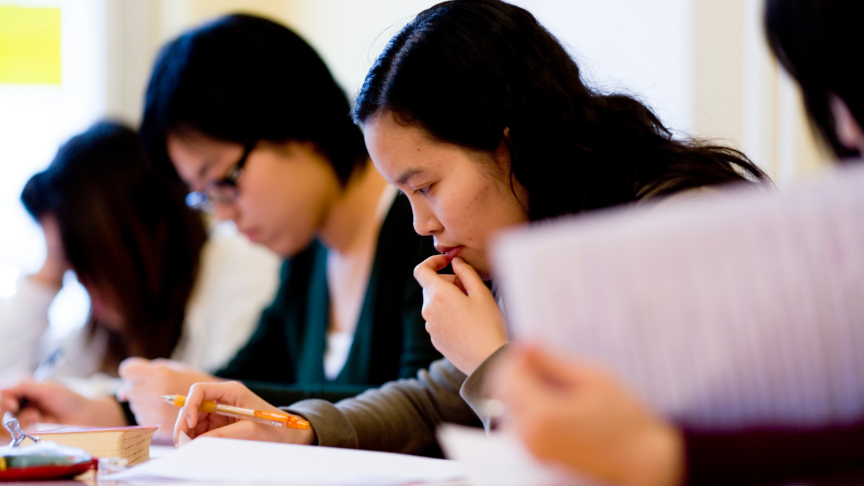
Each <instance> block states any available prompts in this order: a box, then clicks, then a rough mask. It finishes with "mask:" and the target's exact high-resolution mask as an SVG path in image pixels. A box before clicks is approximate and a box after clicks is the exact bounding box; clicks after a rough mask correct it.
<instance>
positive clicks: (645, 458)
mask: <svg viewBox="0 0 864 486" xmlns="http://www.w3.org/2000/svg"><path fill="white" fill-rule="evenodd" d="M861 18H864V3H861V2H855V1H845V0H768V2H767V8H766V17H765V20H766V28H767V37H768V42H769V45H770V46H771V49H772V51H773V52H774V55H775V56H776V57H777V59H778V60H779V61H780V63H781V64H782V65H783V67H784V68H785V69H786V70H787V71H788V72H789V73H790V74H791V75H792V76H793V77H794V78H795V80H796V81H797V82H798V83H799V84H800V86H801V89H802V93H803V96H804V102H805V105H806V108H807V113H808V115H809V118H810V121H811V123H812V125H813V128H814V129H815V131H816V132H817V133H818V134H819V135H820V136H821V138H822V139H823V140H824V141H825V142H826V145H828V146H829V147H831V149H832V150H833V152H834V154H835V155H836V156H837V157H838V158H839V159H842V160H846V161H850V160H851V161H852V162H849V163H860V157H861V155H862V154H864V129H862V127H864V104H862V98H861V82H862V77H861V75H860V71H858V69H857V68H856V65H857V62H855V60H857V59H858V58H859V56H860V52H861V48H862V47H864V43H862V41H861V39H860V28H859V25H858V24H859V23H860V19H861ZM839 176H842V172H841V173H839ZM495 376H496V378H497V379H495V380H493V381H494V383H495V385H496V386H495V388H496V389H497V393H498V394H499V395H500V396H502V397H503V398H504V399H505V401H506V403H507V405H508V422H509V425H510V426H511V427H513V428H514V429H515V431H516V432H517V434H518V435H519V436H520V437H521V438H522V441H523V443H524V444H525V445H526V446H527V448H528V449H529V450H530V451H531V452H532V453H533V454H534V455H535V456H537V457H538V458H539V459H541V460H543V461H546V462H549V463H552V464H556V465H558V466H561V467H564V468H566V469H570V470H572V471H576V472H579V473H581V474H590V475H592V476H595V477H596V478H598V479H600V480H601V481H603V482H608V483H617V484H649V485H673V484H684V483H687V484H725V483H728V484H764V483H771V484H785V483H800V482H809V481H812V480H825V479H832V480H833V481H834V482H838V483H839V482H849V480H850V478H851V482H856V481H860V477H861V474H862V472H864V417H858V418H857V419H856V420H853V421H851V422H850V423H847V424H842V425H835V426H829V427H819V428H802V429H787V428H778V427H775V426H771V427H759V426H753V427H752V428H748V429H746V430H742V431H736V432H723V433H720V432H711V431H700V430H677V429H676V428H675V427H674V426H673V425H672V424H670V423H667V422H665V421H663V420H662V419H661V418H660V417H658V416H656V415H654V414H652V413H651V412H650V411H648V410H646V409H645V408H644V406H643V405H641V404H640V403H639V402H638V401H637V400H636V399H635V398H633V397H632V396H631V395H629V393H628V392H627V391H625V390H622V389H621V388H620V386H619V385H617V384H616V383H615V380H614V379H613V378H612V377H610V376H608V375H607V374H606V373H605V372H603V371H601V370H597V369H594V368H591V367H588V366H585V365H584V364H581V363H576V362H573V361H571V360H568V359H562V358H560V357H557V356H554V355H551V354H548V353H546V352H544V351H541V350H538V349H522V350H519V351H518V352H514V354H513V355H512V356H510V357H509V359H507V360H506V362H502V364H501V368H500V369H499V370H497V372H496V375H495ZM551 383H554V384H555V385H554V386H551V385H550V384H551ZM586 424H591V426H590V427H586V426H585V425H586ZM838 479H839V481H838ZM844 479H845V481H844ZM828 482H831V481H828Z"/></svg>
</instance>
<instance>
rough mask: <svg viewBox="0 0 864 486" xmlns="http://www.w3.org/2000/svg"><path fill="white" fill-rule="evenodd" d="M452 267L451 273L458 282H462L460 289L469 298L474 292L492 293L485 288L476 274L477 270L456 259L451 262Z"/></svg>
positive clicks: (484, 284)
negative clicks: (461, 288)
mask: <svg viewBox="0 0 864 486" xmlns="http://www.w3.org/2000/svg"><path fill="white" fill-rule="evenodd" d="M451 265H453V272H454V273H455V274H456V276H457V277H459V281H460V282H462V287H463V289H464V290H465V293H467V294H468V295H469V296H470V295H472V294H474V293H475V292H481V293H488V294H491V293H492V292H491V291H490V290H489V288H488V287H486V283H485V282H483V279H482V278H480V275H479V274H478V273H477V270H474V267H472V266H471V265H469V264H468V263H466V262H465V260H463V259H461V258H459V257H456V258H454V259H453V261H452V262H451Z"/></svg>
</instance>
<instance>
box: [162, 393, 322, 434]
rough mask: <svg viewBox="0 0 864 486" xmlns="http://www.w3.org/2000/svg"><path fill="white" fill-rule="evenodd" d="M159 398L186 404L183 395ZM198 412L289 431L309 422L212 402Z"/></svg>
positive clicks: (180, 404)
mask: <svg viewBox="0 0 864 486" xmlns="http://www.w3.org/2000/svg"><path fill="white" fill-rule="evenodd" d="M161 398H162V400H165V401H166V402H168V403H170V404H171V405H174V406H177V407H182V406H183V405H185V404H186V397H184V396H183V395H162V397H161ZM198 410H199V411H201V412H207V413H215V414H218V415H225V416H226V417H234V418H236V419H242V420H251V421H253V422H260V423H262V424H268V425H275V426H276V427H288V428H289V429H308V428H309V422H307V421H305V420H302V419H301V418H299V417H295V416H294V415H291V414H288V413H284V412H268V411H266V410H250V409H248V408H240V407H232V406H231V405H223V404H221V403H216V402H214V401H213V400H207V401H205V402H204V403H202V404H201V406H200V407H198Z"/></svg>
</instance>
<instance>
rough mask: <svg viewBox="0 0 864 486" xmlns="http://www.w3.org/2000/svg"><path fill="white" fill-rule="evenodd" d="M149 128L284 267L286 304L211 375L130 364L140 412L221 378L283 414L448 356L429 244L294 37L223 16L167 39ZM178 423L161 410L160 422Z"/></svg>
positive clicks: (154, 144) (221, 214) (340, 100)
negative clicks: (421, 269)
mask: <svg viewBox="0 0 864 486" xmlns="http://www.w3.org/2000/svg"><path fill="white" fill-rule="evenodd" d="M141 131H142V136H143V138H144V140H145V141H146V143H147V145H148V147H149V149H150V152H151V154H153V157H154V158H156V159H157V160H160V161H161V162H162V168H163V170H165V171H167V172H169V173H172V174H173V176H174V177H177V176H179V177H180V179H182V181H183V182H185V183H186V184H187V186H188V187H189V188H190V189H192V190H193V191H196V192H194V193H192V194H190V200H192V201H194V202H199V203H200V202H206V204H207V205H208V206H209V207H210V209H211V210H212V212H213V214H214V215H215V216H216V217H217V218H218V219H231V220H233V221H234V222H235V223H236V225H237V227H238V229H239V230H240V231H241V232H243V233H245V234H246V235H247V236H248V237H249V239H250V240H252V241H255V242H257V243H260V244H262V245H265V246H267V247H268V248H270V249H271V250H273V251H274V252H276V253H278V254H279V255H281V256H283V257H285V258H286V259H287V261H286V263H285V266H284V267H283V273H282V284H281V289H280V290H279V293H278V295H277V298H276V300H275V301H274V302H273V304H272V306H271V307H270V308H269V309H268V310H267V311H266V312H265V313H264V314H263V315H262V316H261V320H260V323H259V325H258V329H257V330H256V332H255V334H254V335H253V337H252V338H251V340H250V342H249V343H248V344H247V345H246V346H245V347H244V348H243V349H242V350H240V351H239V353H238V354H237V355H236V356H235V358H234V359H233V360H232V361H231V362H230V363H229V364H228V365H227V366H226V367H224V368H222V369H221V370H218V371H217V372H216V374H215V375H216V376H213V375H208V374H204V373H201V372H199V371H197V370H192V369H185V370H178V369H177V367H174V366H169V365H166V364H164V363H148V362H144V361H141V360H132V361H128V362H126V363H124V364H123V366H121V372H120V374H121V376H122V377H123V378H124V379H125V380H126V382H127V384H128V385H129V388H128V390H127V395H128V397H129V399H130V403H131V405H132V409H133V410H136V413H137V404H138V402H139V400H141V401H143V400H147V398H148V397H150V396H153V395H159V394H164V393H168V390H177V389H178V388H180V389H181V390H180V391H175V392H171V393H182V392H185V391H187V390H188V389H189V387H190V386H191V385H192V384H193V383H195V382H199V381H214V380H218V379H220V378H229V379H238V380H243V381H244V382H246V383H247V384H248V385H249V386H250V387H252V388H253V389H254V390H256V391H257V392H258V393H260V394H262V395H263V396H265V397H267V398H268V399H269V400H271V401H274V402H276V403H292V402H294V401H297V400H300V399H303V398H310V397H315V398H324V399H329V400H334V401H335V400H339V399H342V398H345V397H351V396H354V395H357V394H358V393H360V392H362V391H364V390H366V389H368V388H371V387H377V386H380V385H381V384H383V383H385V382H387V381H391V380H395V379H399V378H411V377H414V376H416V374H417V371H418V370H420V369H423V368H426V367H427V366H428V365H429V363H431V362H432V361H434V360H435V359H438V358H439V357H440V354H439V353H438V352H436V351H435V349H434V347H433V346H432V344H431V342H430V340H429V336H428V334H427V333H426V331H425V328H424V321H423V317H422V315H421V313H420V308H421V306H422V289H421V288H420V287H419V285H417V283H416V282H415V281H414V279H413V278H412V273H411V272H412V270H413V268H414V267H415V266H416V265H417V264H418V263H420V262H421V261H423V259H424V258H426V257H428V256H429V255H431V254H433V253H434V248H433V247H432V245H431V242H430V241H429V240H428V238H422V237H420V236H418V235H416V234H415V233H414V232H413V231H412V230H411V209H410V206H409V204H408V202H407V201H406V200H405V199H403V198H396V191H395V190H393V189H391V188H389V187H388V186H387V183H386V181H385V180H384V179H383V178H382V177H381V176H380V174H379V173H378V172H377V171H376V170H375V167H373V166H372V164H371V162H370V161H369V157H368V154H367V152H366V148H365V146H364V143H363V137H362V134H361V132H360V130H359V128H358V127H357V126H355V125H354V124H353V122H352V120H351V118H350V106H349V102H348V99H347V98H346V96H345V95H344V93H343V92H342V90H341V89H340V88H339V86H338V85H337V83H336V81H335V80H334V79H333V77H332V76H331V75H330V72H329V71H328V70H327V68H326V66H325V65H324V63H323V61H322V60H321V59H320V58H319V57H318V55H317V54H316V53H315V51H314V50H313V49H312V47H311V46H309V45H308V44H307V43H306V42H305V41H303V39H301V38H300V37H299V36H298V35H297V34H295V33H294V32H292V31H291V30H289V29H288V28H286V27H285V26H283V25H280V24H278V23H275V22H273V21H270V20H267V19H263V18H259V17H253V16H249V15H229V16H226V17H222V18H220V19H217V20H215V21H213V22H210V23H208V24H205V25H202V26H200V27H197V28H195V29H192V30H190V31H188V32H186V33H184V34H183V35H181V36H180V37H178V38H177V39H176V40H173V41H171V42H170V43H168V44H167V45H166V46H165V47H164V48H163V49H162V51H161V53H160V54H159V57H158V59H157V61H156V65H155V67H154V69H153V75H152V77H151V79H150V84H149V86H148V89H147V96H146V102H145V112H144V122H143V126H142V128H141ZM160 410H162V409H160ZM176 414H177V411H176V410H172V409H171V407H166V410H165V415H163V418H162V419H161V420H170V422H172V423H173V421H174V419H176ZM169 415H170V416H169ZM153 420H155V418H153Z"/></svg>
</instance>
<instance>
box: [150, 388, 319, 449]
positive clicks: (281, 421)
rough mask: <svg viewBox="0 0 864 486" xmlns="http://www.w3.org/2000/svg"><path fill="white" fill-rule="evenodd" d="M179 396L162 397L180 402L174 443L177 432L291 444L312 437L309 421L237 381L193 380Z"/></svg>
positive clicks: (193, 436) (312, 438) (176, 439)
mask: <svg viewBox="0 0 864 486" xmlns="http://www.w3.org/2000/svg"><path fill="white" fill-rule="evenodd" d="M182 398H183V397H175V396H165V397H163V400H165V401H168V402H169V403H172V404H175V405H178V406H179V405H181V403H182V407H183V408H181V409H180V412H179V414H178V416H177V422H176V424H175V426H174V442H175V443H177V442H178V441H179V438H180V436H181V432H182V433H185V434H187V435H188V436H189V437H191V438H193V439H194V438H197V437H202V436H205V437H226V438H234V439H247V440H262V441H270V442H286V443H294V444H313V443H315V441H316V437H315V431H314V430H313V429H312V427H311V425H310V424H309V422H307V421H305V420H303V419H302V418H300V417H296V416H294V415H291V414H288V413H285V412H284V411H282V410H279V409H278V408H276V407H274V406H273V405H271V404H269V403H267V402H266V401H264V400H262V399H261V398H260V397H258V396H257V395H255V394H254V393H252V392H251V391H250V390H249V389H248V388H246V387H245V386H243V384H241V383H238V382H219V383H196V384H195V385H193V386H192V388H190V389H189V394H188V396H186V397H185V400H181V399H182ZM169 400H170V401H169ZM201 412H205V413H203V414H202V413H201Z"/></svg>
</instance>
